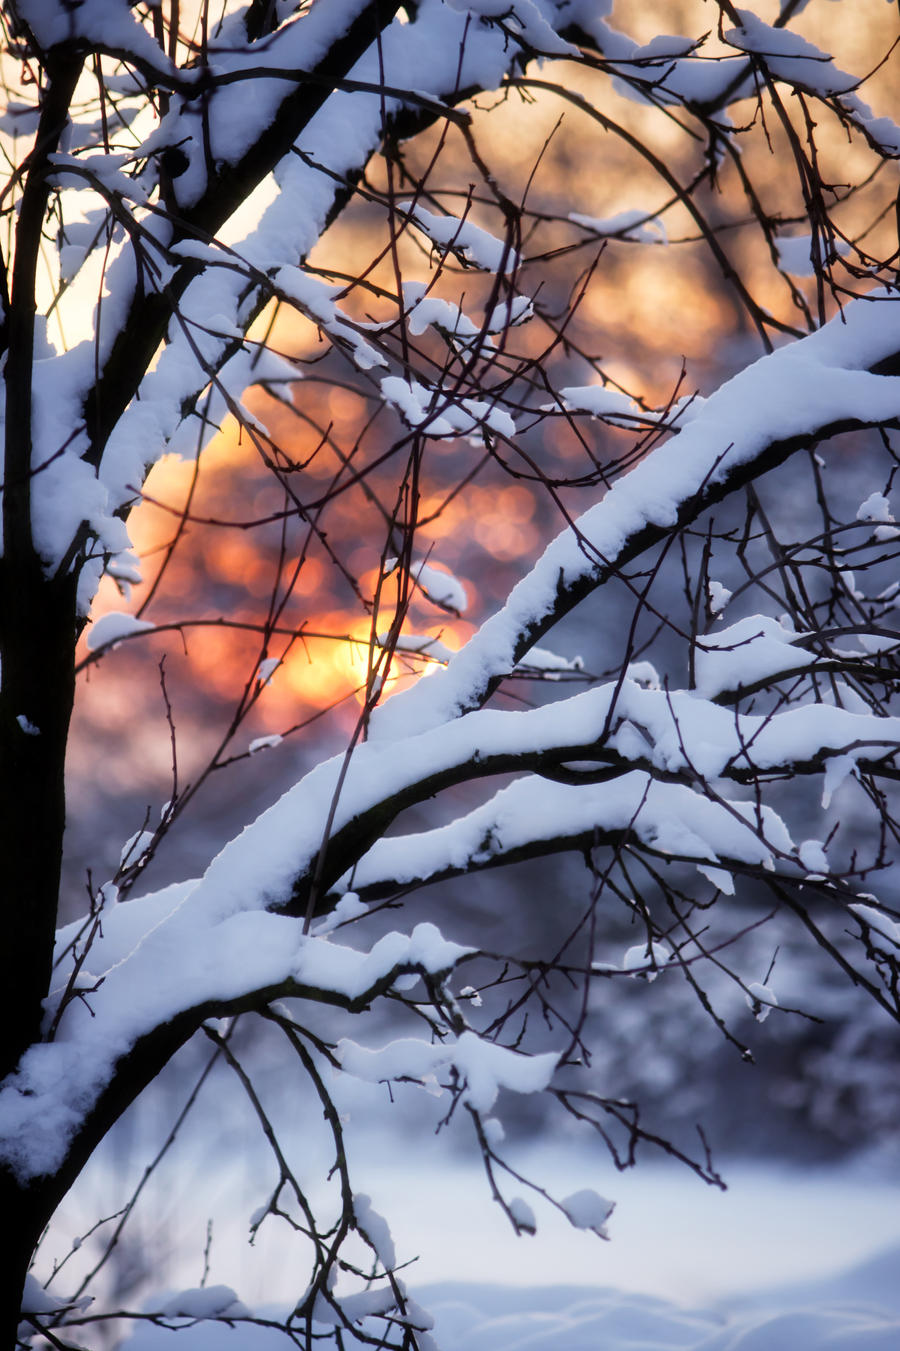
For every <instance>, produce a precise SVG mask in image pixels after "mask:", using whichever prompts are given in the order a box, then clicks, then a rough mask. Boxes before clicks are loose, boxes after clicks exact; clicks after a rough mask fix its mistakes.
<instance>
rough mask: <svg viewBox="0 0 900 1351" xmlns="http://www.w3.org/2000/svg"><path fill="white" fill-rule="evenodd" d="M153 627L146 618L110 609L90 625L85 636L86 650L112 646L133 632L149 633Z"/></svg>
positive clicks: (91, 650) (92, 650)
mask: <svg viewBox="0 0 900 1351" xmlns="http://www.w3.org/2000/svg"><path fill="white" fill-rule="evenodd" d="M154 627H155V625H153V624H151V623H150V621H149V620H147V619H138V618H137V617H136V616H135V615H131V614H126V613H125V612H124V611H122V610H110V611H108V612H107V613H106V614H105V615H101V616H100V618H99V619H95V620H94V622H93V624H92V625H91V627H90V629H89V631H88V638H87V645H88V650H89V651H90V652H97V651H99V650H100V648H102V647H113V646H115V644H116V643H117V642H119V641H121V639H122V638H129V637H130V636H131V635H132V634H133V633H149V632H150V630H151V629H153V628H154Z"/></svg>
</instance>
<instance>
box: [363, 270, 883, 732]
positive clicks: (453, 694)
mask: <svg viewBox="0 0 900 1351" xmlns="http://www.w3.org/2000/svg"><path fill="white" fill-rule="evenodd" d="M898 352H900V297H897V296H896V295H895V294H893V293H888V292H883V291H880V292H876V293H873V294H872V295H871V296H868V297H866V298H865V299H862V300H856V301H854V302H853V303H852V304H850V305H848V306H847V307H846V309H845V310H844V311H843V313H842V314H839V315H837V316H836V317H835V318H834V319H832V320H831V321H830V322H829V323H828V324H826V325H825V327H824V328H822V329H820V330H819V331H817V332H815V333H812V334H810V335H809V336H808V337H805V338H802V339H800V340H798V341H796V342H793V343H791V344H789V345H787V346H785V347H782V348H779V349H778V350H777V351H775V352H773V353H772V354H771V355H769V356H765V357H762V358H761V359H760V360H759V361H756V362H754V363H753V364H752V365H751V366H749V367H747V368H746V369H745V370H743V371H741V372H740V373H739V374H738V375H736V376H734V377H733V378H732V379H730V380H728V381H726V382H725V384H723V385H722V386H721V387H720V388H719V389H718V390H717V391H716V392H715V393H714V394H712V395H711V396H710V397H709V398H708V399H698V400H695V401H694V402H693V403H692V404H691V405H690V406H689V407H688V408H687V409H686V410H685V412H684V413H683V414H682V416H681V419H680V421H679V423H678V427H679V431H678V435H677V437H673V438H672V439H670V440H669V441H667V442H666V443H665V444H664V445H662V446H660V447H659V448H658V449H656V450H654V451H653V452H652V453H651V454H649V455H648V456H646V458H645V459H644V460H642V461H641V463H640V464H638V465H637V466H635V468H633V469H632V470H631V471H630V472H629V473H628V474H627V475H625V476H624V477H623V478H622V479H620V480H619V481H618V482H617V483H615V484H614V485H613V487H612V488H611V489H610V490H609V491H608V492H607V494H606V496H605V497H604V498H603V500H602V501H601V502H599V503H597V505H596V506H594V507H591V508H589V509H588V511H586V512H585V513H584V515H582V516H580V517H579V518H578V519H577V520H576V521H575V523H574V527H573V528H568V529H566V530H564V531H563V532H562V533H561V534H560V535H558V536H557V538H556V539H555V540H554V541H553V542H552V544H550V545H549V547H548V548H547V549H546V550H545V552H544V554H543V555H542V557H541V558H540V559H539V560H538V562H537V563H536V564H535V566H534V567H533V568H532V569H531V571H530V572H529V573H528V575H527V576H526V577H525V578H523V580H522V581H521V582H520V583H519V584H518V585H517V586H516V587H515V588H514V590H513V591H512V592H511V593H510V597H509V600H508V601H507V603H506V605H505V606H504V607H503V609H502V610H500V611H499V612H498V613H497V614H495V615H494V616H493V617H492V618H491V619H490V620H488V621H487V622H486V623H485V624H483V625H482V627H481V629H480V630H479V632H478V633H477V634H476V635H475V636H474V637H473V638H472V639H470V641H469V642H468V643H467V644H466V646H465V647H463V648H462V649H461V650H460V652H459V653H458V654H457V655H456V656H455V657H454V658H453V659H452V660H451V661H450V663H449V664H448V666H447V669H446V670H445V671H440V672H437V673H436V674H435V675H434V676H433V677H432V678H431V679H430V680H428V681H427V682H420V683H419V684H418V685H416V686H414V687H413V688H412V689H409V690H405V691H403V692H401V693H399V694H397V695H395V696H394V697H393V698H392V699H391V700H389V701H388V703H387V704H386V705H385V706H384V707H383V708H381V709H379V710H378V712H377V714H376V716H375V717H374V718H373V720H372V730H373V735H375V736H378V737H385V738H389V737H391V736H394V735H396V734H397V732H398V731H401V730H402V731H403V732H405V733H408V732H409V730H410V729H411V728H413V727H418V728H421V729H423V730H424V729H425V728H427V727H433V726H435V725H436V724H439V723H440V722H443V721H447V720H450V719H453V718H455V717H457V716H458V715H459V714H460V713H461V712H464V711H466V710H468V709H472V708H475V707H477V706H478V705H479V704H481V703H482V702H483V701H484V700H485V699H486V698H488V697H489V695H490V694H491V693H492V691H493V690H494V689H495V688H496V686H497V684H498V683H499V681H500V680H502V679H503V678H504V677H505V676H506V675H508V674H509V673H510V671H512V670H513V668H514V667H515V665H516V663H517V662H518V661H520V660H521V659H522V657H524V655H525V653H526V652H527V651H528V648H529V647H531V646H532V645H533V644H534V643H535V642H536V641H538V640H539V639H540V638H541V637H542V636H543V635H544V634H545V633H546V632H547V631H548V630H549V629H550V628H552V626H553V625H554V624H555V623H556V622H557V620H558V619H559V618H561V617H562V615H564V614H566V613H567V612H568V611H569V610H570V609H571V608H572V607H573V606H574V605H576V604H577V603H578V602H579V601H580V600H582V599H584V597H585V596H586V595H588V594H590V592H591V591H593V590H595V589H596V588H597V587H598V586H602V585H603V584H604V583H605V582H606V581H607V580H608V579H609V578H610V577H612V576H614V575H615V574H616V572H617V571H618V570H619V569H621V568H622V566H623V565H624V564H626V563H627V562H629V561H630V560H631V559H632V558H634V557H635V556H637V555H638V554H639V553H642V552H643V551H644V550H646V549H648V548H649V547H650V546H651V545H652V544H653V543H655V542H656V541H658V540H660V539H663V538H665V536H666V535H667V534H669V533H670V532H672V531H674V530H676V529H678V528H680V527H682V526H684V525H685V524H686V523H688V522H690V521H692V520H695V519H696V518H697V516H699V514H700V512H701V511H703V510H704V509H705V508H706V507H707V506H709V505H710V504H711V503H714V502H717V501H720V500H721V499H722V498H723V497H725V496H726V495H727V494H728V493H729V492H731V491H733V490H734V489H735V488H736V487H739V486H742V485H743V484H744V483H746V482H747V481H748V479H749V478H751V477H752V476H753V475H754V474H756V473H759V472H762V470H763V469H765V468H769V467H772V466H774V465H775V464H778V463H780V462H781V461H783V460H784V459H786V458H787V457H788V456H789V455H790V454H792V453H793V452H794V451H796V450H797V449H800V448H802V447H805V446H808V445H810V444H811V443H812V442H813V441H815V440H817V439H818V438H820V437H825V436H828V435H832V434H834V433H835V432H836V431H839V430H846V429H849V428H853V427H873V426H879V425H881V426H883V425H886V424H887V425H890V424H893V423H896V422H897V420H898V419H900V377H898V376H894V375H878V374H874V373H873V371H872V368H873V367H875V366H878V365H879V363H881V362H887V361H889V359H890V358H892V357H894V356H895V355H896V354H897V353H898Z"/></svg>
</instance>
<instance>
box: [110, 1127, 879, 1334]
mask: <svg viewBox="0 0 900 1351" xmlns="http://www.w3.org/2000/svg"><path fill="white" fill-rule="evenodd" d="M392 1153H393V1157H391V1158H388V1157H387V1156H385V1157H384V1159H383V1161H380V1162H379V1160H378V1158H377V1156H374V1157H373V1156H370V1158H369V1162H368V1165H367V1166H366V1168H365V1169H364V1172H365V1177H364V1182H365V1186H366V1187H367V1188H368V1189H369V1191H370V1193H371V1196H372V1200H373V1203H374V1204H375V1206H376V1208H378V1209H380V1210H381V1211H382V1213H384V1214H387V1215H389V1216H390V1220H391V1227H392V1230H393V1233H394V1238H395V1240H396V1242H397V1248H398V1256H399V1258H400V1260H401V1261H402V1260H403V1259H404V1257H407V1256H412V1255H413V1254H414V1253H419V1254H420V1257H419V1260H418V1261H417V1262H415V1264H414V1265H413V1266H412V1267H410V1268H408V1269H407V1271H406V1272H405V1273H404V1276H405V1279H406V1282H407V1285H408V1287H409V1289H410V1292H411V1293H412V1294H414V1296H415V1297H416V1299H417V1300H418V1301H419V1302H420V1303H421V1304H422V1305H423V1306H424V1307H425V1308H427V1309H428V1310H429V1311H430V1312H431V1314H433V1315H434V1317H435V1320H436V1324H435V1329H434V1333H435V1338H436V1341H437V1343H438V1346H439V1347H440V1348H441V1351H672V1349H674V1348H680V1349H681V1351H897V1348H900V1178H898V1177H897V1176H896V1175H895V1176H894V1177H893V1178H892V1177H891V1176H890V1170H889V1169H888V1168H886V1166H885V1164H884V1162H883V1161H882V1162H881V1163H880V1164H878V1165H875V1164H870V1165H869V1166H868V1167H866V1166H864V1165H856V1166H854V1167H852V1168H850V1167H845V1168H842V1169H829V1170H816V1171H812V1170H808V1171H807V1170H802V1169H798V1168H796V1167H795V1168H790V1169H788V1168H784V1167H779V1166H765V1165H753V1166H751V1165H746V1164H744V1165H736V1166H733V1167H727V1168H725V1170H724V1171H725V1173H726V1175H727V1179H728V1183H729V1189H728V1191H727V1193H724V1194H723V1193H721V1192H719V1191H716V1190H714V1189H712V1188H709V1187H706V1186H704V1185H703V1184H702V1183H700V1182H699V1181H697V1180H696V1179H695V1178H694V1177H693V1176H692V1175H690V1174H689V1173H688V1172H687V1171H686V1170H684V1169H683V1168H678V1167H674V1166H671V1167H670V1166H667V1165H657V1166H654V1165H652V1164H651V1165H645V1166H644V1167H643V1168H639V1169H638V1170H637V1171H635V1172H634V1173H630V1174H627V1175H624V1176H620V1175H617V1174H615V1173H614V1172H612V1171H611V1170H610V1169H609V1168H608V1167H607V1165H606V1162H605V1160H604V1159H603V1157H602V1156H600V1155H599V1154H598V1153H595V1154H592V1155H589V1154H588V1153H587V1152H586V1151H580V1150H572V1149H560V1150H559V1151H558V1152H554V1151H553V1150H552V1149H546V1148H545V1149H543V1150H542V1151H541V1153H540V1155H539V1156H538V1155H537V1154H536V1153H532V1155H531V1157H529V1156H528V1155H527V1154H524V1155H519V1156H518V1158H517V1163H518V1164H520V1165H521V1166H523V1167H524V1168H525V1169H526V1170H527V1168H528V1167H531V1168H532V1169H533V1170H534V1171H535V1172H536V1173H537V1174H538V1175H539V1176H541V1177H542V1178H543V1179H544V1180H545V1181H546V1182H547V1183H548V1184H552V1186H553V1187H556V1188H558V1189H559V1190H560V1191H562V1192H563V1193H565V1191H566V1190H568V1191H571V1190H573V1189H576V1188H578V1187H580V1186H585V1185H594V1186H597V1187H598V1188H600V1189H601V1190H603V1191H604V1192H606V1193H607V1194H609V1195H610V1196H615V1197H616V1198H617V1201H618V1205H617V1209H616V1213H615V1215H614V1216H613V1219H612V1221H611V1222H610V1226H609V1228H610V1234H611V1241H610V1242H608V1243H604V1242H602V1241H600V1240H598V1239H597V1238H596V1237H594V1236H592V1235H588V1234H585V1233H582V1232H578V1231H576V1230H573V1229H572V1228H570V1226H568V1225H567V1224H566V1222H565V1221H564V1220H562V1219H561V1218H559V1217H557V1216H556V1215H555V1214H553V1213H550V1212H549V1210H548V1209H547V1208H546V1207H545V1208H544V1209H543V1210H542V1209H541V1206H540V1203H537V1204H536V1205H535V1209H536V1211H537V1214H538V1222H539V1232H538V1234H537V1236H536V1237H533V1238H527V1237H521V1238H516V1237H514V1236H513V1235H512V1233H511V1232H510V1230H509V1227H508V1225H507V1224H506V1222H505V1220H504V1219H503V1217H502V1215H501V1214H500V1212H499V1211H498V1210H497V1208H496V1207H493V1206H492V1205H491V1204H490V1202H489V1200H488V1197H487V1192H486V1188H485V1185H484V1180H483V1177H482V1175H481V1174H480V1173H479V1171H478V1170H477V1169H476V1168H475V1167H474V1165H472V1164H470V1163H466V1162H465V1161H463V1160H460V1159H458V1158H457V1159H454V1158H453V1157H452V1156H451V1157H449V1158H448V1157H447V1156H446V1153H445V1152H444V1151H442V1150H441V1148H440V1144H439V1142H438V1143H436V1142H435V1141H434V1140H428V1139H426V1140H419V1141H408V1142H406V1145H405V1147H404V1150H403V1151H402V1154H403V1157H402V1159H398V1158H397V1150H396V1146H395V1148H394V1149H393V1151H392ZM243 1252H244V1255H245V1259H246V1260H242V1259H241V1258H238V1263H239V1265H234V1266H233V1267H230V1268H229V1269H227V1270H226V1269H224V1268H219V1267H217V1269H216V1274H215V1279H216V1280H218V1281H223V1282H227V1283H228V1284H229V1285H231V1286H232V1287H233V1288H234V1289H235V1290H236V1291H237V1292H238V1294H239V1295H240V1297H241V1298H242V1299H243V1300H245V1301H246V1302H247V1303H249V1304H253V1303H256V1301H257V1298H258V1296H261V1295H262V1291H263V1289H267V1291H268V1295H269V1299H271V1295H272V1290H273V1286H272V1282H273V1280H275V1281H276V1282H277V1281H278V1268H279V1250H278V1245H277V1242H276V1243H275V1244H273V1245H270V1246H268V1247H266V1246H265V1245H263V1246H262V1248H261V1249H259V1250H256V1251H251V1250H247V1249H246V1248H244V1249H243ZM223 1255H224V1254H223ZM284 1276H285V1280H286V1281H289V1279H290V1273H289V1271H287V1270H285V1272H284ZM257 1280H259V1281H260V1285H259V1288H258V1289H257V1288H255V1287H256V1284H257ZM263 1282H264V1283H263ZM270 1307H271V1305H270ZM160 1336H163V1337H164V1338H166V1340H164V1341H163V1342H162V1343H160V1342H159V1340H158V1339H159V1337H160ZM161 1345H163V1346H171V1345H172V1343H171V1335H170V1334H162V1333H159V1332H156V1333H154V1332H153V1330H151V1329H149V1328H145V1329H142V1330H141V1331H140V1332H138V1333H137V1334H136V1336H135V1337H134V1339H133V1340H132V1341H131V1342H129V1345H128V1351H159V1348H160V1346H161ZM281 1345H282V1343H281V1341H280V1340H275V1341H273V1339H272V1338H271V1336H270V1335H269V1334H265V1333H263V1332H262V1331H261V1330H259V1329H251V1328H246V1327H245V1328H244V1329H242V1330H241V1331H240V1332H237V1331H236V1332H235V1333H234V1334H232V1333H230V1332H229V1333H227V1334H226V1333H225V1331H224V1329H223V1327H222V1325H221V1324H218V1325H216V1324H212V1323H208V1322H207V1323H203V1324H198V1325H196V1326H195V1327H194V1328H193V1329H192V1330H190V1331H189V1334H188V1336H187V1338H186V1339H185V1340H179V1348H177V1349H176V1351H179V1349H180V1351H220V1348H222V1347H225V1348H226V1351H228V1348H232V1349H233V1351H281Z"/></svg>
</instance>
